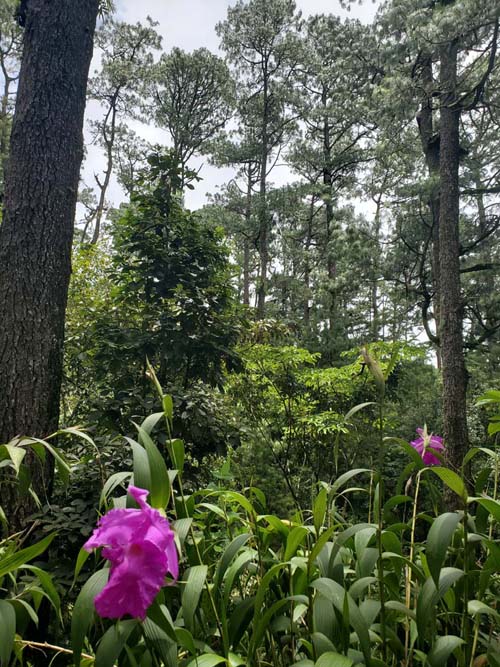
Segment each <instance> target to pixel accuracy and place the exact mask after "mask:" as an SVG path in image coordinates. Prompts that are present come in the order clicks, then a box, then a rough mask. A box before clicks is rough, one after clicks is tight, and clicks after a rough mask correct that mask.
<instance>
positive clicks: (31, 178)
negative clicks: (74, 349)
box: [0, 0, 99, 524]
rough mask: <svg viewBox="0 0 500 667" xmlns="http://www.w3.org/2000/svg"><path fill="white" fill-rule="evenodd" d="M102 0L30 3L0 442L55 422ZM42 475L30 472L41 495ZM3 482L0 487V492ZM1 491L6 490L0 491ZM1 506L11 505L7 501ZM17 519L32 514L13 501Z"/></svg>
mask: <svg viewBox="0 0 500 667" xmlns="http://www.w3.org/2000/svg"><path fill="white" fill-rule="evenodd" d="M98 4H99V0H79V1H78V2H75V0H30V1H29V2H28V5H27V14H26V27H25V35H24V52H23V57H22V63H21V73H20V78H19V88H18V93H17V101H16V109H15V113H14V120H13V125H12V133H11V144H10V156H9V160H8V164H7V170H6V179H5V200H4V214H3V223H2V226H1V227H0V387H1V388H2V391H1V392H0V442H6V441H8V440H9V439H10V438H12V437H14V436H16V435H18V434H29V435H35V436H40V437H43V436H46V435H47V434H49V433H50V432H51V431H53V430H54V429H56V428H57V425H58V418H59V395H60V386H61V373H62V353H63V339H64V319H65V311H66V301H67V293H68V284H69V279H70V273H71V246H72V239H73V222H74V214H75V206H76V198H77V189H78V178H79V170H80V164H81V160H82V154H83V135H82V127H83V114H84V109H85V92H86V85H87V77H88V70H89V65H90V60H91V57H92V45H93V35H94V30H95V22H96V17H97V11H98ZM42 481H43V480H42V479H41V471H38V472H36V471H35V475H34V478H33V483H34V488H35V491H36V492H38V493H40V492H42V493H43V486H42ZM8 489H9V487H5V488H3V489H2V493H3V492H4V491H7V490H8ZM4 497H5V496H4ZM8 501H9V502H8V504H6V505H4V507H5V509H8V510H10V513H13V512H14V511H15V509H16V508H15V507H14V506H13V502H12V501H13V499H12V498H8ZM19 502H20V505H19V508H18V510H19V511H18V513H17V514H16V515H15V516H16V523H17V524H20V523H22V522H23V519H24V518H25V516H26V514H27V513H28V512H29V511H30V510H31V506H30V503H29V501H27V500H26V501H25V500H24V499H23V501H22V502H21V501H19Z"/></svg>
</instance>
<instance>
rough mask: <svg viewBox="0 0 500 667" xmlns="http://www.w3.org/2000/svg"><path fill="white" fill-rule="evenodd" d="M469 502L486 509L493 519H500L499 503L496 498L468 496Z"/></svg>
mask: <svg viewBox="0 0 500 667" xmlns="http://www.w3.org/2000/svg"><path fill="white" fill-rule="evenodd" d="M469 502H470V503H472V502H475V503H478V504H479V505H482V507H484V508H485V509H486V510H488V512H489V513H490V514H491V516H492V517H493V518H494V519H495V521H500V503H499V502H498V500H494V499H493V498H469Z"/></svg>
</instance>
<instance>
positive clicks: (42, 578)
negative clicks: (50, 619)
mask: <svg viewBox="0 0 500 667" xmlns="http://www.w3.org/2000/svg"><path fill="white" fill-rule="evenodd" d="M23 569H25V570H29V571H30V572H33V574H34V575H36V577H37V578H38V581H39V582H40V583H41V585H42V588H43V590H44V591H45V593H46V595H47V598H48V599H49V600H50V603H51V604H52V606H53V607H54V609H55V611H56V613H57V615H58V616H59V617H60V612H61V599H60V597H59V593H58V592H57V589H56V587H55V586H54V582H53V581H52V577H51V576H50V574H49V573H48V572H45V570H42V569H41V568H39V567H35V566H34V565H23ZM61 621H62V619H61Z"/></svg>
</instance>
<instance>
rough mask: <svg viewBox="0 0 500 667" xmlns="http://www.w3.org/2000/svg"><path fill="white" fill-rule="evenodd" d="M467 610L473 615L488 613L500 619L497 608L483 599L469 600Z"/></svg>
mask: <svg viewBox="0 0 500 667" xmlns="http://www.w3.org/2000/svg"><path fill="white" fill-rule="evenodd" d="M467 611H468V612H469V614H470V615H471V616H476V615H477V614H486V615H487V616H493V617H494V618H496V619H500V614H499V613H498V612H497V610H496V609H493V607H490V605H488V604H485V603H484V602H481V600H469V602H468V603H467Z"/></svg>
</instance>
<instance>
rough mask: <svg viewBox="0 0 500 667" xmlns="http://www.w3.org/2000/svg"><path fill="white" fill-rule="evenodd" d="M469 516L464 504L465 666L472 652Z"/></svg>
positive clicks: (463, 628)
mask: <svg viewBox="0 0 500 667" xmlns="http://www.w3.org/2000/svg"><path fill="white" fill-rule="evenodd" d="M468 521H469V514H468V512H467V503H464V602H463V605H464V608H463V610H462V637H463V639H464V641H465V644H464V647H465V664H467V662H468V658H469V650H470V648H471V647H470V623H469V616H468V606H469V527H468V525H467V524H468Z"/></svg>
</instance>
